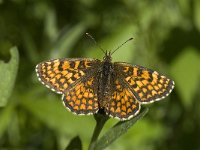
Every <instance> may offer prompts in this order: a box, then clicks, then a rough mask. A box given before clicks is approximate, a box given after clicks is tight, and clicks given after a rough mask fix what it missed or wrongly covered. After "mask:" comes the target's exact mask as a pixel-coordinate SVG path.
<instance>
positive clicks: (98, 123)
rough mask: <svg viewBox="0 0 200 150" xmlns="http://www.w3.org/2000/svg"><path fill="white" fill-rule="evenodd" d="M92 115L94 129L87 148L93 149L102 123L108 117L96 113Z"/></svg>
mask: <svg viewBox="0 0 200 150" xmlns="http://www.w3.org/2000/svg"><path fill="white" fill-rule="evenodd" d="M94 117H95V120H96V126H95V129H94V132H93V135H92V139H91V141H90V145H89V148H88V149H89V150H94V148H95V144H96V141H97V139H98V137H99V134H100V132H101V130H102V129H103V126H104V124H105V123H106V121H107V120H108V119H109V117H107V116H103V115H101V114H96V115H94Z"/></svg>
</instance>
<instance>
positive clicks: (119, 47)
mask: <svg viewBox="0 0 200 150" xmlns="http://www.w3.org/2000/svg"><path fill="white" fill-rule="evenodd" d="M132 39H133V38H130V39H128V40H126V41H125V42H124V43H122V44H121V45H119V46H118V47H117V48H116V49H115V50H114V51H113V52H111V55H112V54H113V53H114V52H116V51H117V50H118V49H120V48H121V47H122V46H123V45H124V44H126V43H127V42H129V41H131V40H132Z"/></svg>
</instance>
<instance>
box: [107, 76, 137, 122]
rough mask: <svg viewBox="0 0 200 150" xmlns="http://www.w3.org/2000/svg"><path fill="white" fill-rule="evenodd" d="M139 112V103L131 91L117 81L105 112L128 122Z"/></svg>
mask: <svg viewBox="0 0 200 150" xmlns="http://www.w3.org/2000/svg"><path fill="white" fill-rule="evenodd" d="M139 110H140V104H139V101H137V100H136V97H135V96H134V95H133V93H132V92H131V91H130V89H128V88H127V87H125V86H124V85H123V84H122V83H121V82H120V79H115V81H114V83H113V85H112V93H111V97H110V100H109V101H108V102H107V107H105V112H106V113H107V114H108V115H109V116H111V117H114V118H118V119H120V120H127V119H130V118H132V117H133V116H135V115H136V114H137V113H138V112H139Z"/></svg>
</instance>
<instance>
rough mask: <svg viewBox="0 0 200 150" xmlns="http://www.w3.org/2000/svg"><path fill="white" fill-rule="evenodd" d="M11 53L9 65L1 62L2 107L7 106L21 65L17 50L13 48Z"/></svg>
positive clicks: (0, 92)
mask: <svg viewBox="0 0 200 150" xmlns="http://www.w3.org/2000/svg"><path fill="white" fill-rule="evenodd" d="M10 53H11V59H10V61H9V62H8V63H5V62H3V61H1V60H0V79H1V82H0V107H1V106H5V105H6V104H7V102H8V98H9V97H10V95H11V93H12V90H13V86H14V83H15V78H16V75H17V69H18V63H19V54H18V50H17V48H16V47H13V48H11V49H10Z"/></svg>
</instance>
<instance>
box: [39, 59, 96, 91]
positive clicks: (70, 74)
mask: <svg viewBox="0 0 200 150" xmlns="http://www.w3.org/2000/svg"><path fill="white" fill-rule="evenodd" d="M98 63H99V60H97V59H87V58H85V59H84V58H77V59H54V60H49V61H45V62H42V63H40V64H38V65H37V66H36V72H37V76H38V78H39V80H40V81H41V82H42V83H43V84H44V85H46V86H47V87H48V88H50V89H52V90H53V91H56V92H57V93H60V94H62V93H63V92H64V91H65V90H68V89H70V88H71V87H73V85H74V84H75V83H76V82H78V80H81V79H82V78H87V77H88V76H89V75H90V74H88V73H87V76H86V72H92V71H93V70H94V68H96V66H97V65H98Z"/></svg>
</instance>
